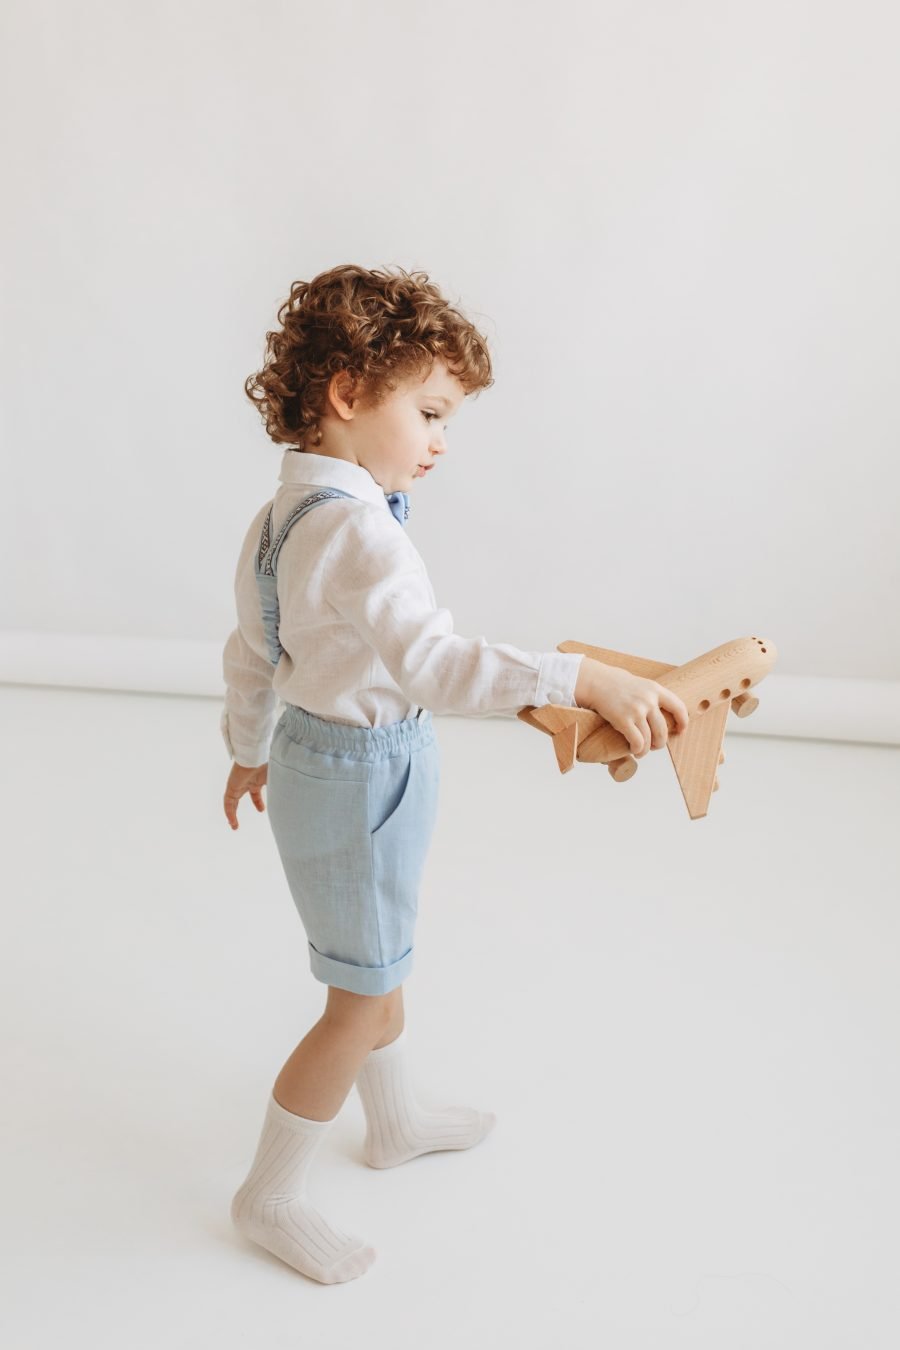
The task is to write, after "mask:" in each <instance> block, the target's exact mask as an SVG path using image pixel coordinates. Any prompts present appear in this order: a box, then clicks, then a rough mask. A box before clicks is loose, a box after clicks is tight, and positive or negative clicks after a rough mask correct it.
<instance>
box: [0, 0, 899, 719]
mask: <svg viewBox="0 0 900 1350" xmlns="http://www.w3.org/2000/svg"><path fill="white" fill-rule="evenodd" d="M2 25H3V33H2V38H3V40H2V43H0V50H2V56H0V60H2V81H0V88H2V93H0V98H2V107H0V111H2V126H3V128H4V130H3V164H2V172H3V182H4V185H5V189H6V199H7V206H6V209H5V210H4V212H3V215H2V225H0V228H2V230H3V232H4V245H3V250H2V255H3V256H2V268H3V302H4V313H5V319H4V324H3V333H2V360H0V380H2V428H0V429H2V434H3V442H4V448H3V476H4V492H3V494H2V507H0V509H2V517H0V537H2V548H3V559H2V561H3V572H4V577H5V579H6V584H5V585H4V587H3V589H2V594H0V630H5V631H6V636H7V651H9V650H11V647H10V643H12V644H13V645H14V643H15V639H16V637H17V636H18V637H24V636H26V635H27V634H29V633H33V632H34V631H35V630H37V632H38V633H39V634H44V635H49V636H48V637H47V641H48V642H49V643H50V646H49V647H48V646H47V645H46V642H45V646H44V650H45V652H46V651H49V650H52V652H53V653H54V655H53V663H55V664H56V665H57V666H60V667H61V665H62V664H64V663H65V661H66V659H67V657H66V653H67V651H70V650H72V648H71V647H70V646H69V645H67V640H68V639H71V638H73V637H75V636H76V635H81V636H82V637H84V636H85V635H91V636H93V635H96V636H100V637H107V638H116V637H119V638H131V639H161V640H169V641H170V642H172V641H174V642H176V643H177V642H180V641H186V642H194V643H200V644H204V645H203V646H202V648H196V647H195V648H192V649H191V648H188V647H187V646H185V647H184V648H182V649H180V650H183V651H184V653H188V652H189V651H191V650H193V651H194V652H195V653H196V651H198V650H202V651H204V652H207V653H208V654H209V663H208V666H207V672H208V676H209V680H208V691H209V692H212V693H216V692H217V689H218V684H217V681H218V680H219V666H218V652H219V650H220V648H221V645H222V644H223V643H224V640H225V638H226V636H227V634H228V632H229V631H230V629H231V627H232V626H233V622H234V616H233V604H232V590H231V587H232V579H233V573H234V566H235V563H236V559H237V551H238V548H239V545H240V541H241V538H242V537H243V533H244V530H245V528H246V526H247V524H248V522H249V520H250V518H251V516H252V515H253V513H254V512H255V511H256V510H257V508H258V507H259V506H260V505H261V504H262V503H263V502H264V501H266V500H267V499H268V498H270V497H271V496H272V495H273V493H274V491H275V489H276V487H277V478H276V475H277V471H278V467H279V464H280V458H281V450H280V448H278V447H276V446H275V445H274V444H273V443H272V442H270V441H269V440H268V438H267V437H266V435H265V431H264V428H263V425H262V422H261V420H260V419H259V416H258V414H257V413H256V411H255V410H254V409H253V407H252V406H251V404H250V403H249V401H248V400H247V399H246V397H245V395H244V393H243V388H242V384H243V380H244V379H245V377H246V376H247V375H248V374H250V373H251V372H252V371H254V370H256V369H258V367H259V364H260V361H261V358H262V354H263V349H264V338H265V332H266V330H267V329H268V328H270V327H272V326H273V325H274V323H275V313H276V309H277V307H278V304H279V303H280V302H281V301H282V300H283V299H284V298H285V296H286V295H287V293H288V290H289V287H290V283H291V281H292V280H294V279H296V278H310V277H312V276H313V275H315V274H316V273H317V272H319V271H321V270H323V269H325V268H327V267H330V266H332V265H334V264H336V263H339V262H357V263H361V264H363V265H366V266H391V265H398V264H399V265H401V266H404V267H406V268H407V269H412V268H424V269H425V270H426V271H427V272H428V273H429V275H430V276H431V278H432V279H433V280H435V281H436V282H438V284H440V285H441V286H442V288H443V289H444V291H445V293H446V294H447V296H448V298H449V299H451V300H452V301H453V302H454V303H457V304H458V305H459V306H460V307H461V308H463V309H464V310H465V312H466V313H467V314H468V315H469V316H470V317H471V318H472V319H473V320H474V321H475V322H476V323H478V324H479V326H480V327H481V328H482V331H483V332H484V333H485V334H486V336H487V338H488V341H489V344H490V347H491V350H492V355H493V359H494V365H495V376H496V384H495V386H494V387H493V388H492V389H490V390H488V391H487V392H486V393H483V394H481V395H480V396H479V397H478V398H477V399H474V400H469V401H468V403H467V406H465V407H464V408H463V409H462V410H461V412H460V413H459V415H458V416H457V418H456V419H455V421H454V423H453V424H452V425H451V436H450V450H449V452H448V454H447V455H446V456H445V457H444V459H443V462H442V464H441V467H440V470H439V472H438V473H436V474H434V475H433V476H432V477H431V478H429V479H427V480H422V481H420V482H419V483H417V484H416V485H415V489H414V495H413V508H412V514H411V518H410V522H409V527H408V528H409V531H410V535H411V537H412V539H413V541H414V543H415V544H416V546H417V547H418V548H419V550H420V551H421V552H422V554H423V556H424V557H425V559H426V562H427V564H428V567H429V571H430V573H431V576H432V579H433V582H434V585H435V589H436V593H437V596H438V603H439V604H442V605H444V606H446V607H447V608H449V609H450V610H451V611H452V613H453V615H454V618H455V621H456V628H457V631H458V632H460V633H463V634H465V635H477V634H483V635H485V636H486V637H487V639H488V640H489V641H491V642H500V641H503V642H514V643H516V644H517V645H519V646H522V647H526V648H540V649H550V648H552V647H554V646H555V645H556V644H557V643H558V642H560V641H562V640H564V639H567V638H577V639H580V640H583V641H587V642H594V643H597V644H602V645H605V646H610V647H616V648H619V649H620V650H624V651H633V652H640V653H643V654H646V655H648V656H652V657H656V658H659V659H662V660H669V661H673V662H681V661H685V660H688V659H690V658H691V657H692V656H694V655H697V654H699V653H700V652H701V651H705V650H708V649H710V648H712V647H714V646H717V645H718V644H719V643H721V642H724V641H726V640H728V639H730V638H732V637H736V636H739V635H746V634H757V633H759V634H762V635H765V636H768V637H770V638H772V639H773V640H774V641H775V642H776V644H777V646H778V649H779V653H780V659H779V665H778V672H779V674H780V675H783V676H795V677H842V678H845V679H856V680H878V681H895V680H898V679H900V625H898V620H897V616H896V611H897V602H896V596H897V591H898V581H900V561H898V559H900V554H898V545H897V534H898V503H900V486H898V473H900V471H898V463H897V447H898V423H900V413H898V401H897V394H896V389H897V378H896V371H897V365H898V359H897V351H898V342H897V338H898V327H900V320H898V314H900V284H898V268H897V239H898V238H900V180H898V172H897V166H898V164H900V145H898V141H900V119H898V114H900V92H898V83H897V79H896V52H897V42H898V38H900V18H898V11H897V9H896V7H895V6H893V5H892V4H890V3H887V2H885V3H875V2H873V0H862V3H854V4H850V3H822V0H816V3H803V2H801V0H778V2H777V3H776V2H775V0H761V2H760V0H758V2H757V3H756V4H755V5H753V6H747V5H743V4H734V3H722V2H721V0H693V2H690V0H659V2H658V3H648V2H641V0H630V2H629V3H612V2H611V0H603V2H601V3H593V2H592V3H587V0H585V2H584V3H556V4H553V5H547V4H544V3H540V4H538V3H532V2H531V0H526V2H525V3H523V2H522V0H516V3H487V4H486V3H483V2H482V3H470V2H469V0H457V3H455V4H453V5H447V4H432V3H423V2H422V0H408V2H407V0H393V2H392V3H384V4H375V3H362V0H345V3H333V2H330V3H328V4H327V5H321V4H307V3H297V4H288V3H255V4H253V3H248V0H243V3H240V4H238V3H234V2H233V0H216V2H215V3H213V2H212V0H209V2H206V0H204V2H203V3H198V2H196V0H195V2H194V3H191V0H178V2H177V3H175V2H174V0H172V2H170V3H157V4H152V5H149V6H148V5H144V4H138V3H136V2H135V0H131V2H130V3H121V4H101V3H98V2H97V0H89V2H88V3H82V4H79V5H77V6H74V5H68V4H65V3H61V2H59V0H55V2H54V0H47V2H45V3H42V4H33V3H24V0H19V3H9V0H7V4H6V6H5V7H4V10H3V16H2ZM167 650H169V651H170V652H177V650H179V649H177V648H167ZM176 664H177V658H176ZM6 674H7V678H21V672H19V673H18V675H17V674H16V672H15V670H11V668H10V667H9V666H7V670H6ZM35 678H37V677H36V676H35ZM772 678H773V680H774V678H775V677H774V676H773V677H772ZM176 683H177V682H176ZM751 720H753V719H751Z"/></svg>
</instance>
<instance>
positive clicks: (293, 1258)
mask: <svg viewBox="0 0 900 1350" xmlns="http://www.w3.org/2000/svg"><path fill="white" fill-rule="evenodd" d="M335 1119H336V1117H334V1118H332V1120H309V1119H307V1117H306V1116H297V1115H294V1113H293V1111H288V1110H286V1109H285V1107H283V1106H282V1105H281V1104H280V1102H277V1101H276V1100H275V1094H274V1093H272V1095H271V1096H270V1097H269V1105H268V1109H267V1111H266V1118H265V1122H264V1123H263V1129H262V1134H261V1136H260V1140H259V1144H258V1146H257V1149H256V1157H255V1158H254V1160H253V1166H252V1167H251V1168H250V1171H249V1173H248V1175H247V1178H246V1180H245V1181H244V1183H243V1185H242V1186H241V1187H240V1189H239V1190H238V1191H237V1192H236V1193H235V1196H234V1199H233V1200H232V1202H231V1217H232V1219H233V1220H234V1223H235V1224H236V1225H237V1227H238V1228H239V1229H240V1230H241V1232H242V1233H244V1235H245V1236H246V1237H249V1238H251V1239H252V1241H254V1242H258V1243H259V1245H260V1246H261V1247H265V1248H266V1250H267V1251H270V1252H272V1253H273V1255H275V1256H278V1257H280V1258H281V1260H282V1261H286V1262H287V1264H288V1265H289V1266H293V1267H294V1269H295V1270H299V1271H300V1272H301V1273H302V1274H303V1275H309V1276H311V1278H312V1279H314V1280H320V1281H321V1282H322V1284H337V1283H339V1282H340V1281H342V1280H353V1279H355V1278H356V1277H357V1275H362V1274H363V1272H364V1271H366V1270H368V1268H369V1266H370V1265H371V1264H372V1262H373V1261H374V1260H375V1249H374V1247H369V1246H366V1245H365V1243H364V1242H363V1240H362V1238H358V1237H354V1236H353V1234H352V1233H345V1232H344V1231H343V1230H342V1229H340V1228H334V1227H332V1225H331V1224H330V1223H327V1222H326V1221H325V1219H324V1218H323V1217H322V1215H321V1214H320V1213H319V1211H318V1210H317V1209H316V1208H315V1206H314V1205H312V1204H310V1202H309V1200H308V1199H307V1197H306V1181H307V1173H308V1172H309V1168H310V1164H311V1162H312V1159H313V1155H314V1153H315V1151H316V1149H317V1148H318V1146H319V1144H320V1143H321V1142H322V1139H323V1138H324V1136H325V1133H326V1131H327V1130H328V1129H329V1127H330V1126H331V1125H333V1123H334V1120H335Z"/></svg>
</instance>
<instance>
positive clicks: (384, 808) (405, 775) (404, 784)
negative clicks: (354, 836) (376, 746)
mask: <svg viewBox="0 0 900 1350" xmlns="http://www.w3.org/2000/svg"><path fill="white" fill-rule="evenodd" d="M396 758H397V760H400V758H401V757H400V756H397V757H396ZM378 763H379V764H380V765H383V766H385V768H386V769H388V770H391V769H392V770H393V771H392V772H390V774H389V777H388V781H387V784H386V785H385V784H384V782H383V781H381V782H379V780H378V779H377V778H376V777H375V776H374V775H373V777H372V779H370V782H369V791H370V793H371V794H374V792H375V784H376V783H379V787H380V794H381V795H380V796H379V800H378V816H379V817H380V819H378V821H377V823H376V824H375V826H374V827H371V825H370V829H369V833H370V834H371V836H372V838H373V839H374V838H375V836H376V835H377V834H379V833H380V832H381V830H383V829H384V828H385V827H386V826H387V825H389V824H390V823H391V821H392V820H393V818H394V816H396V815H397V813H398V812H399V811H401V810H402V809H403V806H404V803H405V801H406V797H407V795H408V793H409V785H410V780H411V778H412V753H410V754H407V756H406V763H405V765H403V767H402V768H401V769H400V771H399V773H398V771H397V767H396V763H395V761H392V760H389V759H385V760H379V761H378ZM370 819H371V817H370Z"/></svg>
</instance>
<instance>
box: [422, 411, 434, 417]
mask: <svg viewBox="0 0 900 1350" xmlns="http://www.w3.org/2000/svg"><path fill="white" fill-rule="evenodd" d="M422 416H423V417H437V413H433V412H423V413H422Z"/></svg>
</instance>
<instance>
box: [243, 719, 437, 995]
mask: <svg viewBox="0 0 900 1350" xmlns="http://www.w3.org/2000/svg"><path fill="white" fill-rule="evenodd" d="M439 784H440V749H439V746H438V743H437V740H436V738H435V733H434V725H433V721H432V716H431V713H430V711H429V710H428V709H427V708H421V709H420V710H419V713H418V714H417V716H416V717H411V718H407V719H406V720H404V721H401V722H392V723H390V724H389V725H387V726H381V727H361V726H350V725H348V724H346V723H343V722H331V721H327V720H325V719H324V718H321V717H316V716H315V715H314V714H313V713H311V712H308V711H307V710H306V709H305V708H300V707H297V706H296V705H294V704H286V705H285V708H284V711H283V712H282V714H281V717H280V718H279V719H278V722H277V723H276V726H275V730H274V733H273V735H272V744H271V748H270V751H269V769H268V775H267V796H266V805H267V809H268V815H269V823H270V825H271V827H272V832H273V834H274V836H275V842H276V844H277V845H278V852H279V854H280V855H281V861H282V864H283V866H284V871H285V875H286V876H287V881H288V885H289V887H290V891H291V895H292V896H293V899H294V904H295V905H296V906H297V911H298V913H299V915H300V918H301V920H302V922H303V927H304V929H305V931H306V937H307V941H308V946H309V964H310V969H311V971H312V973H313V975H314V976H315V978H316V979H317V980H321V981H322V983H323V984H328V985H334V986H335V987H336V988H338V989H347V990H350V991H351V992H352V993H355V994H387V993H389V992H390V990H392V989H395V988H396V987H397V986H398V985H399V984H401V983H402V982H403V980H405V979H406V977H407V975H408V974H409V972H410V970H411V968H412V957H413V941H414V935H415V925H416V916H417V912H418V899H419V883H420V880H421V876H422V870H423V867H424V864H425V858H426V855H427V853H428V847H429V843H430V841H431V835H432V832H433V829H434V824H435V820H436V818H437V806H438V791H439Z"/></svg>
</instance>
